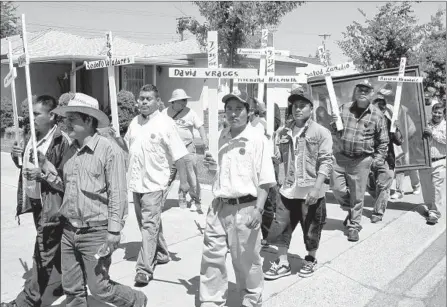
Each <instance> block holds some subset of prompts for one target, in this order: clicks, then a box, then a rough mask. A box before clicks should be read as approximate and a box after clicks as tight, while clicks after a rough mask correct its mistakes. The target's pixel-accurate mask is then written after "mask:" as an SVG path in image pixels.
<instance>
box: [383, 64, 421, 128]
mask: <svg viewBox="0 0 447 307" xmlns="http://www.w3.org/2000/svg"><path fill="white" fill-rule="evenodd" d="M406 62H407V58H404V57H402V58H401V59H400V65H399V75H398V76H379V77H378V80H379V81H382V82H397V88H396V95H395V97H394V107H393V117H392V118H391V129H390V132H395V131H396V121H397V118H398V116H399V109H400V99H401V97H402V85H403V83H422V81H423V79H424V78H423V77H405V64H406Z"/></svg>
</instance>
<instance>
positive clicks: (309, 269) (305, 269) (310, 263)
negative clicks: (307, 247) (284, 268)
mask: <svg viewBox="0 0 447 307" xmlns="http://www.w3.org/2000/svg"><path fill="white" fill-rule="evenodd" d="M316 266H317V259H315V258H314V257H312V256H306V257H304V265H303V266H302V267H301V269H300V271H299V272H298V275H299V276H300V277H303V278H306V277H310V276H312V275H313V274H314V272H315V267H316Z"/></svg>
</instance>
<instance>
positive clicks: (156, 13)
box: [16, 1, 446, 64]
mask: <svg viewBox="0 0 447 307" xmlns="http://www.w3.org/2000/svg"><path fill="white" fill-rule="evenodd" d="M384 3H385V2H366V1H365V2H363V1H355V2H340V1H333V2H306V3H305V4H304V5H302V6H299V7H298V8H297V9H295V10H294V11H292V12H290V13H289V14H287V15H286V16H285V17H283V19H282V21H281V24H280V25H279V26H278V28H277V31H276V32H275V33H274V46H275V48H277V49H281V50H289V51H290V52H291V53H292V54H294V55H300V56H309V55H312V56H314V55H315V52H316V50H317V48H318V46H319V45H321V44H322V40H323V38H322V37H320V36H319V35H322V34H330V37H328V38H327V39H326V48H327V49H329V50H330V52H331V57H332V63H334V64H336V63H342V62H346V61H348V60H349V59H348V58H347V57H346V56H344V55H343V53H342V51H341V49H340V48H338V46H337V45H336V41H337V40H340V39H342V37H343V35H342V32H343V31H345V30H346V27H347V26H348V25H350V24H352V22H353V21H357V22H360V23H362V22H363V21H364V20H365V18H364V17H363V16H362V15H361V14H360V12H359V11H358V9H361V10H363V11H364V12H365V13H366V15H367V16H368V17H373V16H374V15H375V14H376V12H377V11H378V10H377V7H379V6H381V5H383V4H384ZM16 4H17V5H18V8H17V13H18V14H25V17H26V24H27V30H28V31H40V30H45V29H48V28H53V29H55V30H60V31H64V32H69V33H73V34H78V35H81V36H84V37H93V36H95V37H100V36H104V34H105V32H106V31H112V34H113V36H121V37H123V38H127V39H128V40H131V41H136V42H140V43H145V44H148V45H154V44H161V43H166V42H172V41H179V40H180V37H179V35H178V34H176V18H179V17H183V16H191V17H194V18H196V19H197V20H198V21H199V22H203V21H204V18H203V17H202V16H200V13H199V10H198V9H197V7H196V6H195V5H193V4H192V3H191V2H189V1H172V2H170V1H169V2H168V1H163V2H93V1H90V2H74V1H58V2H37V1H29V2H16ZM439 8H443V9H445V8H446V3H445V2H422V3H414V4H413V9H414V11H415V15H416V16H417V18H418V20H419V22H420V23H421V24H422V23H426V22H428V21H430V16H431V15H434V14H435V13H436V11H437V10H438V9H439Z"/></svg>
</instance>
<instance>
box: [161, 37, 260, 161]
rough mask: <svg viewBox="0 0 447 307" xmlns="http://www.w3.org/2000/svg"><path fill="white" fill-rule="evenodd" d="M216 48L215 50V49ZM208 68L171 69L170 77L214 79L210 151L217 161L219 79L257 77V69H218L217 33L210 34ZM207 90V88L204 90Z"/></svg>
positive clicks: (211, 100) (210, 108) (209, 117)
mask: <svg viewBox="0 0 447 307" xmlns="http://www.w3.org/2000/svg"><path fill="white" fill-rule="evenodd" d="M213 47H215V48H213ZM207 49H208V50H207V51H208V68H187V67H185V68H181V67H179V68H177V67H170V68H169V77H171V78H200V79H214V80H212V82H210V85H209V89H208V102H209V103H208V122H209V126H208V127H209V132H208V133H209V138H208V139H209V142H210V144H209V151H210V153H211V155H212V156H213V158H214V160H215V161H218V160H217V157H218V151H219V137H218V135H219V130H218V127H219V126H218V114H219V108H218V103H219V101H217V84H218V79H235V78H239V77H253V76H257V74H258V72H257V70H256V69H248V68H218V60H217V52H218V41H217V32H216V31H209V32H208V48H207ZM204 90H206V87H205V88H204Z"/></svg>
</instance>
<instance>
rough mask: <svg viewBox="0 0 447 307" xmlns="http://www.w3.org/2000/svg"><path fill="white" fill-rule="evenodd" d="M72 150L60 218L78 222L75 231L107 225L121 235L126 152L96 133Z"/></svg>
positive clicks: (65, 179) (66, 164) (72, 147)
mask: <svg viewBox="0 0 447 307" xmlns="http://www.w3.org/2000/svg"><path fill="white" fill-rule="evenodd" d="M70 150H74V151H76V153H74V154H73V155H72V156H71V158H69V160H68V161H67V162H66V163H65V165H64V169H63V183H64V187H65V195H64V200H63V203H62V206H61V209H60V213H61V215H62V216H64V217H65V218H66V219H68V220H69V221H70V222H71V221H76V224H77V225H74V226H76V227H88V226H90V225H93V224H91V223H94V224H95V225H107V226H108V231H111V232H119V231H121V229H122V227H123V226H124V219H125V216H127V210H128V209H127V181H126V167H125V158H124V155H123V152H122V151H121V149H120V148H119V147H118V146H117V145H116V144H114V143H112V142H110V141H109V140H107V139H106V138H105V137H102V136H100V135H99V134H97V133H96V134H95V135H94V136H92V138H91V139H90V140H89V141H88V142H87V144H85V145H84V146H82V147H81V148H79V147H78V143H77V142H73V144H72V146H71V147H70Z"/></svg>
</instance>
